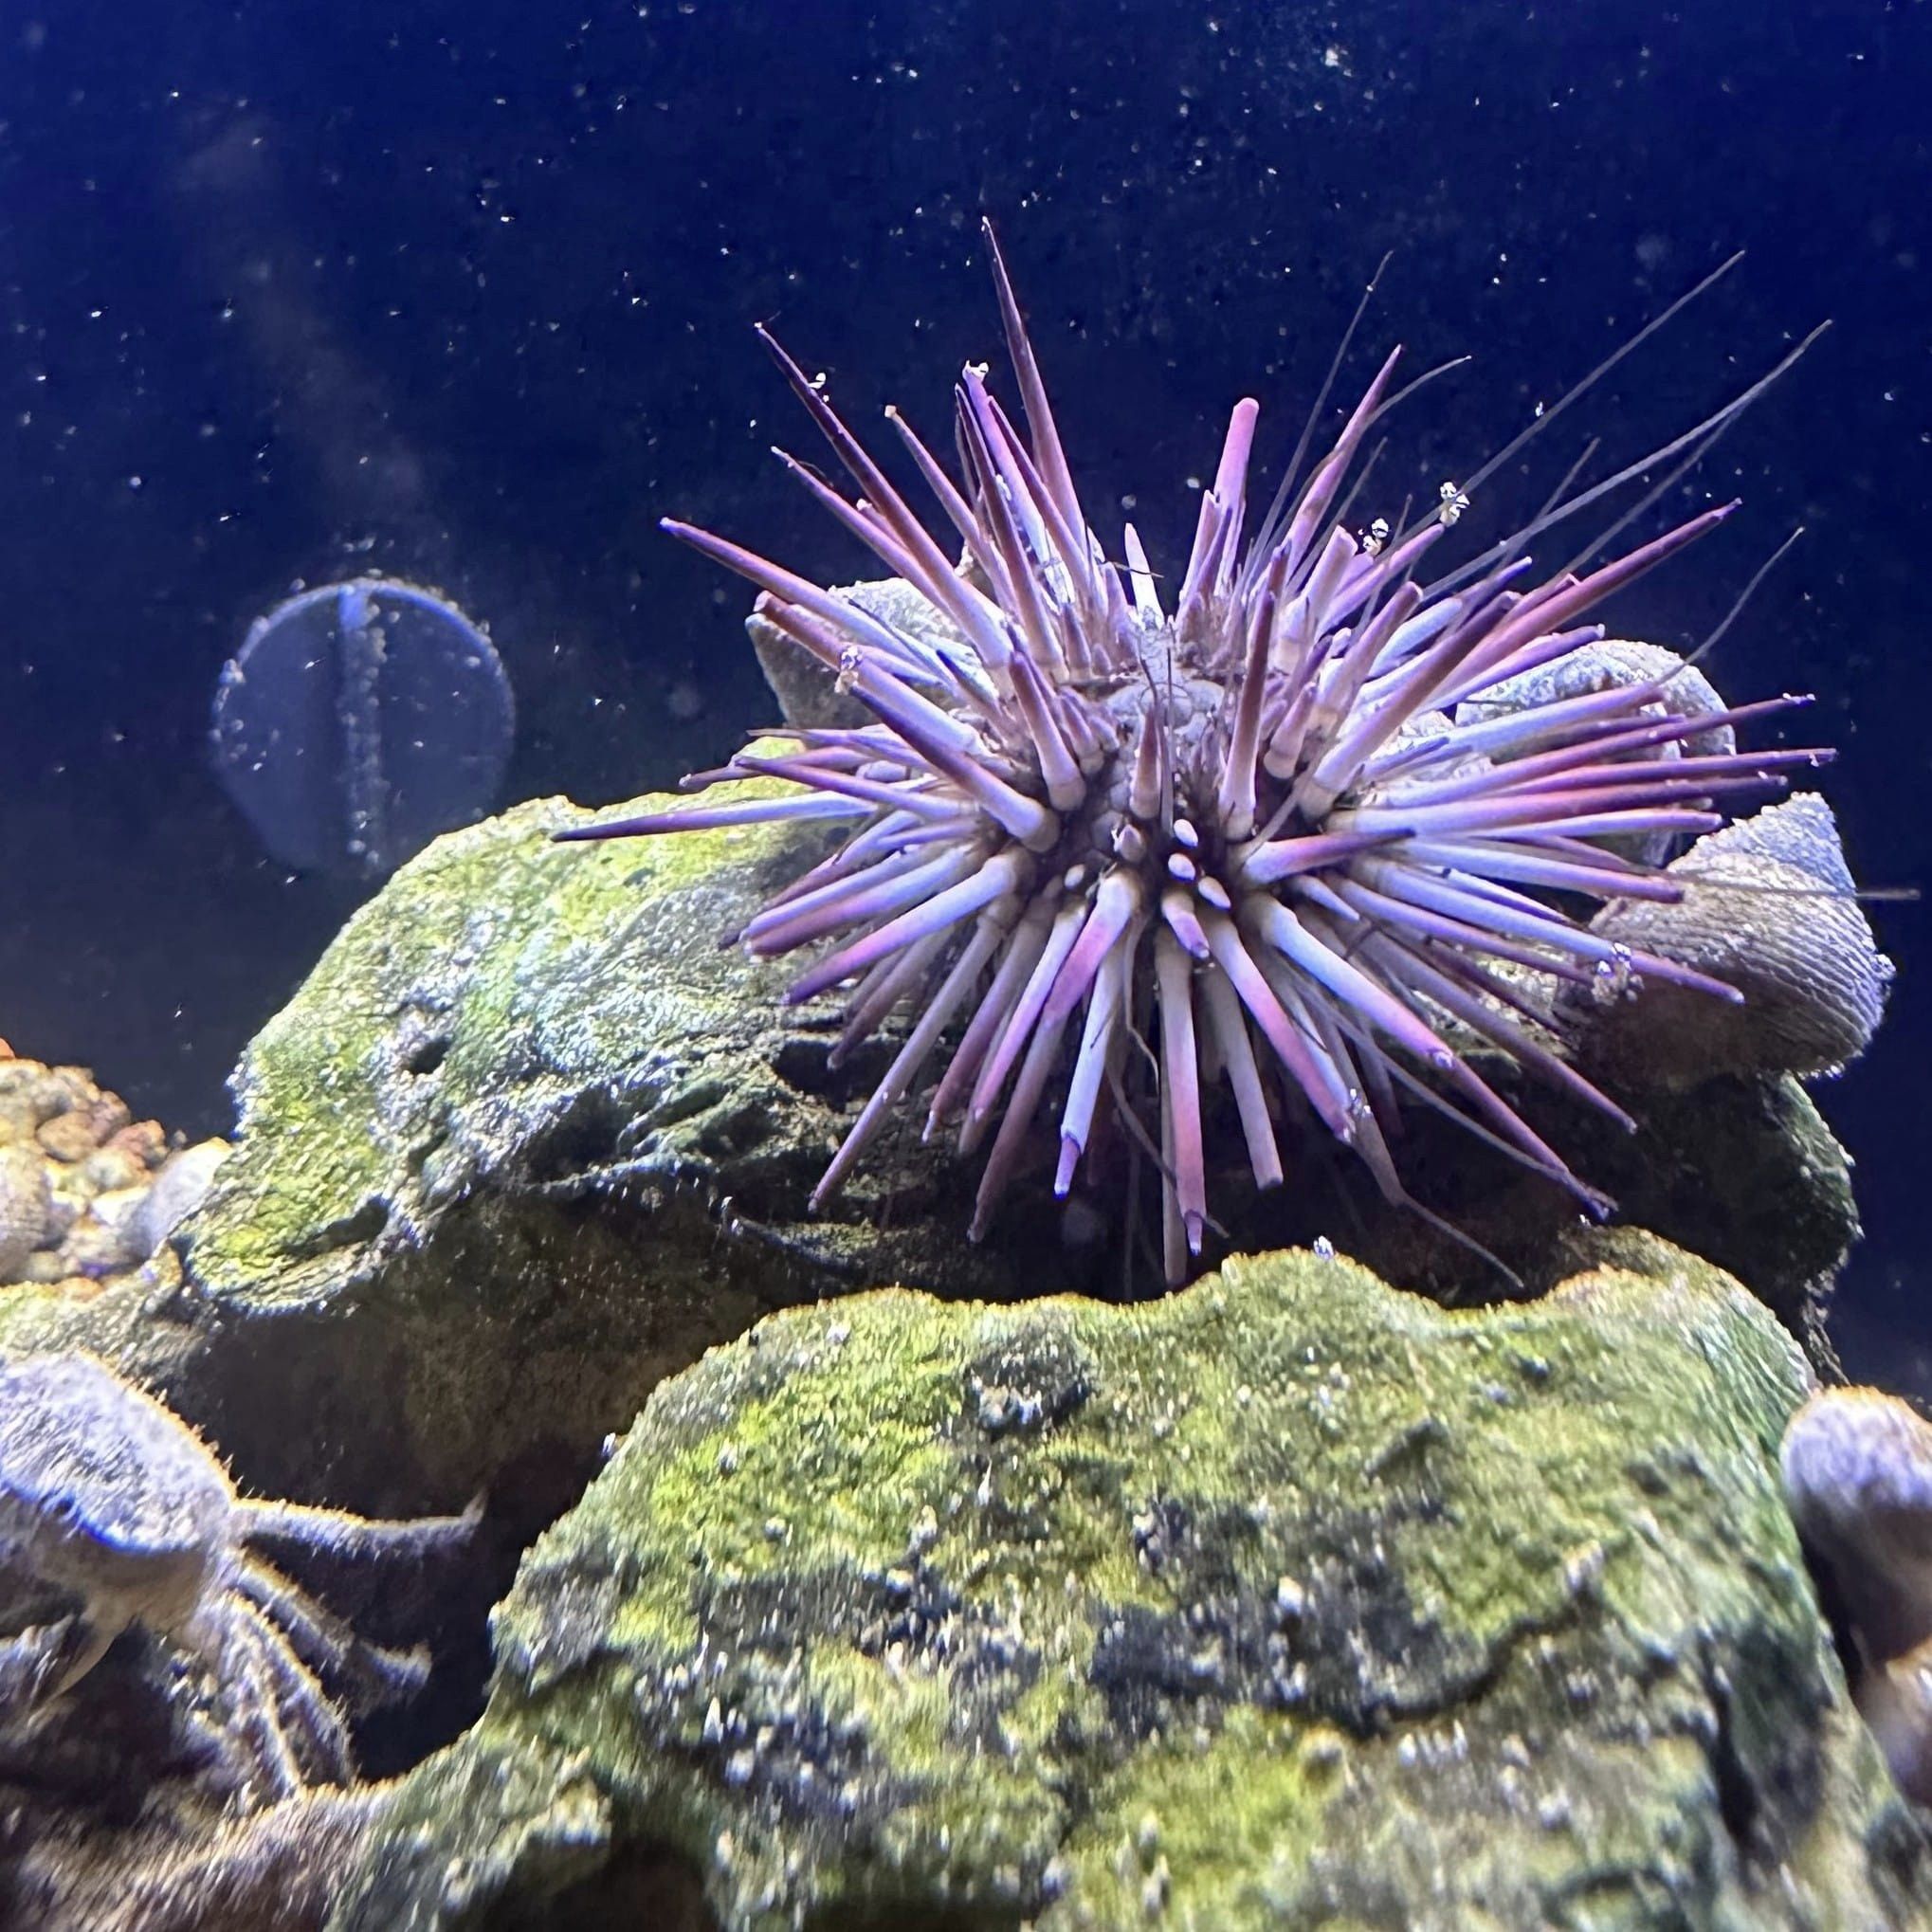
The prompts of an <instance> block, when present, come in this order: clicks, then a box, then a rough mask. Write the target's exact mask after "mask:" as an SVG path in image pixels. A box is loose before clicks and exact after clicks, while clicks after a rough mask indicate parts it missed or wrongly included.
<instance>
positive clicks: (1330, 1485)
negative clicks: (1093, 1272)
mask: <svg viewBox="0 0 1932 1932" xmlns="http://www.w3.org/2000/svg"><path fill="white" fill-rule="evenodd" d="M1631 1260H1632V1261H1633V1262H1636V1263H1639V1264H1641V1266H1642V1267H1643V1269H1644V1271H1643V1272H1637V1271H1634V1270H1633V1269H1632V1268H1631V1267H1621V1268H1601V1269H1597V1270H1595V1271H1592V1272H1589V1273H1585V1274H1583V1275H1580V1276H1578V1277H1577V1278H1575V1279H1573V1280H1572V1281H1570V1282H1569V1283H1567V1284H1566V1285H1564V1286H1563V1287H1562V1288H1560V1289H1559V1290H1558V1292H1556V1293H1554V1294H1552V1295H1550V1296H1547V1297H1545V1298H1543V1299H1541V1300H1540V1301H1536V1302H1532V1303H1517V1304H1513V1305H1508V1306H1504V1307H1498V1308H1494V1309H1490V1310H1487V1311H1484V1312H1480V1313H1470V1314H1458V1313H1452V1312H1447V1311H1444V1310H1443V1309H1441V1308H1439V1307H1437V1306H1435V1305H1433V1304H1431V1303H1428V1302H1426V1301H1424V1300H1421V1299H1419V1298H1416V1297H1413V1296H1408V1295H1404V1294H1401V1293H1398V1292H1395V1291H1394V1290H1391V1289H1389V1288H1387V1287H1385V1286H1384V1285H1382V1284H1381V1283H1379V1282H1378V1281H1376V1279H1375V1278H1374V1277H1373V1276H1371V1275H1369V1274H1368V1273H1367V1272H1366V1271H1365V1270H1363V1269H1360V1268H1358V1267H1355V1266H1354V1265H1352V1264H1350V1263H1348V1262H1346V1261H1342V1260H1337V1259H1332V1258H1324V1257H1320V1256H1315V1255H1310V1254H1306V1253H1295V1254H1283V1255H1275V1256H1269V1257H1264V1258H1259V1259H1252V1260H1243V1261H1238V1262H1230V1263H1229V1264H1228V1265H1227V1266H1226V1267H1224V1268H1223V1269H1222V1270H1221V1271H1220V1272H1219V1273H1218V1274H1217V1275H1214V1276H1211V1277H1209V1278H1208V1279H1206V1280H1205V1281H1203V1282H1201V1283H1200V1284H1198V1285H1195V1286H1194V1287H1193V1288H1191V1289H1189V1290H1187V1291H1185V1292H1184V1293H1181V1294H1179V1295H1176V1296H1174V1297H1171V1298H1169V1299H1166V1300H1163V1301H1159V1302H1155V1303H1143V1304H1139V1305H1133V1306H1108V1305H1103V1304H1100V1303H1092V1302H1085V1301H1079V1300H1074V1299H1070V1298H1057V1299H1051V1300H1044V1301H1040V1302H1037V1303H1030V1304H1027V1305H1024V1306H1016V1307H989V1306H974V1305H961V1304H948V1303H941V1302H939V1301H936V1300H934V1299H932V1298H930V1297H927V1296H923V1295H919V1294H913V1293H906V1292H901V1291H884V1292H878V1293H871V1294H865V1295H860V1296H856V1297H852V1298H848V1299H847V1300H844V1301H842V1302H839V1303H832V1304H829V1305H826V1306H823V1307H819V1308H813V1309H801V1310H797V1311H793V1312H787V1313H783V1314H779V1315H775V1316H773V1317H771V1318H769V1319H767V1320H765V1321H761V1322H760V1323H759V1324H758V1325H757V1326H756V1328H754V1329H753V1330H752V1331H751V1333H750V1334H748V1335H747V1336H746V1337H744V1338H743V1339H742V1340H738V1341H737V1342H734V1343H732V1344H730V1345H729V1346H726V1347H722V1348H720V1349H718V1350H715V1351H714V1352H713V1353H711V1354H710V1355H708V1356H706V1357H705V1358H704V1359H703V1360H702V1362H700V1363H699V1364H698V1365H697V1366H696V1367H694V1368H692V1369H690V1370H688V1371H686V1372H685V1373H683V1375H681V1376H677V1377H676V1378H675V1379H673V1380H671V1381H669V1382H667V1383H665V1385H663V1386H662V1387H661V1388H660V1389H659V1390H658V1391H657V1392H656V1394H654V1395H653V1396H652V1398H651V1400H650V1402H649V1403H648V1405H647V1408H646V1410H645V1412H644V1413H643V1414H642V1415H641V1416H640V1417H639V1419H638V1422H637V1424H636V1426H635V1428H634V1429H632V1431H630V1432H629V1435H628V1436H627V1437H626V1438H625V1439H624V1441H623V1442H622V1444H621V1445H620V1446H619V1447H618V1449H616V1452H615V1453H614V1455H613V1456H612V1458H611V1461H610V1463H609V1465H608V1466H607V1467H605V1469H604V1470H603V1472H602V1473H601V1474H600V1475H599V1477H598V1478H597V1480H596V1481H595V1483H594V1484H592V1487H591V1488H590V1490H589V1492H588V1493H587V1494H586V1496H585V1497H584V1499H583V1501H582V1503H581V1504H579V1505H578V1506H577V1507H576V1508H575V1509H574V1510H573V1511H572V1512H571V1513H570V1514H569V1515H568V1516H567V1517H565V1518H564V1519H563V1520H562V1521H560V1522H558V1523H557V1524H556V1525H555V1526H554V1527H553V1528H552V1529H551V1530H550V1531H549V1532H548V1533H546V1534H545V1535H544V1536H543V1537H542V1538H541V1539H540V1540H539V1541H538V1543H537V1545H536V1546H535V1547H534V1549H533V1550H532V1551H531V1552H530V1553H529V1554H528V1556H527V1557H526V1558H525V1560H524V1563H523V1566H522V1569H521V1571H520V1573H519V1578H518V1582H517V1585H516V1587H515V1589H514V1591H513V1592H512V1594H511V1595H510V1596H509V1597H508V1599H507V1600H506V1601H505V1602H504V1603H503V1604H502V1605H501V1607H500V1608H499V1610H498V1612H497V1613H496V1616H495V1619H494V1635H495V1644H496V1649H497V1656H498V1669H497V1677H496V1682H495V1686H494V1690H493V1694H492V1697H491V1701H490V1704H489V1707H488V1710H487V1712H486V1713H485V1715H484V1717H483V1720H482V1722H480V1724H479V1725H478V1726H477V1727H476V1728H475V1729H474V1730H473V1731H472V1732H471V1733H470V1734H469V1735H468V1736H466V1737H465V1739H464V1740H462V1741H459V1742H458V1743H457V1744H455V1745H453V1746H451V1747H450V1748H449V1749H447V1751H445V1752H443V1753H441V1754H439V1755H438V1756H436V1757H435V1758H432V1759H429V1760H428V1761H427V1762H426V1763H425V1764H423V1765H422V1766H419V1767H418V1768H417V1770H416V1771H415V1772H413V1773H412V1774H410V1777H409V1778H408V1779H407V1780H406V1781H405V1782H404V1783H403V1785H402V1786H401V1787H400V1788H399V1790H398V1793H397V1796H396V1799H395V1801H394V1803H393V1804H392V1807H391V1809H390V1811H389V1813H388V1815H387V1818H386V1821H385V1823H384V1824H383V1826H382V1827H381V1828H380V1831H379V1833H378V1836H377V1838H376V1840H375V1841H374V1844H373V1846H372V1847H371V1849H370V1850H369V1852H368V1854H367V1856H366V1858H365V1860H364V1862H363V1865H362V1867H361V1869H360V1870H359V1871H358V1872H357V1873H356V1874H355V1878H354V1880H353V1881H352V1883H351V1885H350V1886H349V1887H348V1889H347V1892H346V1894H345V1897H344V1899H343V1902H342V1904H341V1905H340V1906H339V1908H338V1911H337V1918H336V1920H335V1922H334V1923H336V1924H337V1926H338V1927H340V1928H345V1932H349V1928H353V1932H373V1928H375V1927H388V1926H395V1925H409V1926H411V1927H423V1928H427V1927H430V1926H446V1925H447V1926H457V1925H464V1926H469V1925H490V1926H503V1925H512V1924H514V1925H517V1926H544V1925H552V1926H558V1927H561V1926H564V1925H571V1926H584V1927H589V1928H596V1927H599V1926H602V1925H605V1924H609V1925H612V1926H615V1925H617V1924H620V1923H622V1924H629V1923H665V1924H670V1923H679V1921H678V1920H677V1919H675V1918H673V1917H672V1916H671V1915H672V1914H673V1912H676V1913H679V1914H683V1923H702V1920H701V1919H700V1918H699V1916H698V1913H697V1907H696V1905H695V1903H694V1899H695V1892H696V1889H697V1888H698V1887H699V1886H702V1890H703V1893H704V1896H705V1898H706V1899H707V1900H708V1902H709V1909H710V1911H711V1912H712V1913H713V1914H715V1918H716V1922H717V1923H720V1924H721V1925H723V1926H726V1927H730V1928H734V1932H736V1928H759V1932H763V1928H768V1927H773V1928H775V1927H779V1926H805V1927H811V1928H816V1932H844V1928H860V1927H865V1928H871V1927H879V1926H887V1925H889V1926H894V1927H904V1928H908V1932H920V1928H934V1932H939V1928H949V1932H950V1928H959V1927H975V1928H988V1932H991V1928H1006V1927H1012V1928H1018V1927H1020V1926H1022V1925H1028V1924H1033V1925H1037V1926H1039V1927H1040V1928H1042V1932H1072V1928H1079V1927H1127V1926H1144V1925H1147V1924H1173V1925H1177V1926H1181V1925H1184V1926H1193V1927H1201V1928H1208V1927H1212V1928H1216V1932H1239V1928H1243V1927H1250V1926H1253V1927H1259V1926H1270V1927H1274V1926H1279V1927H1301V1926H1309V1927H1313V1926H1324V1927H1341V1926H1346V1927H1350V1928H1369V1927H1413V1928H1438V1927H1439V1928H1442V1932H1449V1928H1451V1927H1454V1928H1464V1927H1474V1926H1481V1927H1493V1928H1504V1927H1522V1928H1524V1932H1528V1928H1532V1927H1536V1928H1541V1927H1547V1926H1573V1927H1588V1928H1599V1927H1600V1928H1610V1927H1616V1928H1636V1927H1657V1928H1660V1932H1661V1928H1665V1927H1686V1928H1696V1927H1723V1928H1733V1927H1735V1928H1739V1932H1742V1928H1745V1927H1786V1926H1788V1927H1793V1928H1798V1927H1808V1928H1809V1927H1820V1928H1823V1927H1848V1928H1849V1927H1861V1928H1864V1927H1869V1928H1873V1932H1876V1928H1879V1927H1898V1926H1906V1925H1918V1924H1923V1923H1932V1913H1928V1910H1927V1906H1926V1899H1927V1898H1928V1896H1932V1893H1928V1890H1927V1882H1928V1871H1932V1867H1928V1864H1927V1856H1926V1841H1925V1836H1924V1832H1923V1827H1922V1826H1921V1825H1920V1824H1919V1823H1918V1822H1917V1821H1916V1820H1915V1819H1914V1817H1913V1816H1912V1815H1911V1814H1909V1813H1908V1812H1907V1811H1906V1809H1905V1806H1904V1805H1903V1803H1902V1801H1901V1800H1900V1799H1899V1798H1898V1797H1897V1795H1896V1794H1895V1793H1894V1792H1893V1791H1892V1788H1891V1786H1890V1784H1889V1782H1888V1780H1887V1778H1886V1774H1885V1771H1884V1769H1883V1767H1882V1765H1881V1763H1880V1761H1879V1759H1878V1757H1877V1754H1876V1751H1875V1749H1874V1747H1873V1746H1872V1744H1871V1742H1870V1741H1869V1740H1868V1737H1867V1736H1866V1735H1865V1733H1864V1732H1863V1730H1862V1729H1861V1727H1860V1725H1859V1723H1858V1722H1857V1720H1856V1718H1855V1716H1854V1715H1853V1713H1852V1711H1851V1709H1850V1704H1849V1702H1848V1700H1847V1697H1846V1692H1845V1688H1844V1685H1843V1682H1842V1679H1841V1677H1840V1674H1839V1669H1838V1666H1837V1662H1836V1660H1835V1657H1834V1655H1833V1653H1832V1649H1831V1645H1830V1640H1829V1637H1828V1635H1827V1633H1826V1631H1825V1630H1824V1627H1823V1625H1822V1624H1821V1622H1820V1620H1819V1617H1818V1613H1817V1610H1816V1607H1815V1604H1814V1597H1813V1594H1812V1590H1811V1586H1810V1583H1809V1582H1808V1580H1807V1577H1806V1574H1805V1571H1804V1568H1803V1565H1802V1562H1801V1560H1800V1558H1799V1554H1798V1550H1797V1547H1796V1544H1795V1539H1794V1536H1793V1532H1792V1530H1791V1527H1790V1524H1789V1522H1788V1520H1787V1518H1786V1515H1785V1512H1784V1508H1783V1505H1782V1503H1781V1501H1780V1499H1779V1495H1778V1490H1777V1443H1778V1438H1779V1434H1780V1432H1781V1430H1782V1428H1783V1425H1784V1422H1785V1419H1786V1417H1787V1416H1788V1414H1789V1413H1790V1412H1791V1411H1792V1409H1793V1408H1794V1407H1795V1404H1796V1403H1797V1402H1798V1401H1799V1400H1800V1399H1801V1397H1802V1395H1803V1394H1804V1393H1805V1390H1806V1388H1807V1385H1808V1382H1809V1375H1808V1372H1807V1370H1806V1368H1805V1365H1804V1362H1803V1360H1802V1358H1801V1357H1800V1356H1799V1354H1798V1352H1797V1350H1796V1349H1795V1346H1794V1344H1793V1342H1792V1341H1791V1340H1790V1338H1789V1337H1788V1336H1787V1335H1786V1334H1785V1332H1784V1331H1783V1330H1781V1329H1780V1328H1779V1327H1778V1325H1777V1323H1776V1322H1774V1321H1772V1320H1771V1319H1770V1318H1769V1317H1768V1315H1767V1314H1766V1313H1765V1312H1764V1311H1763V1309H1762V1308H1761V1307H1759V1305H1758V1304H1757V1303H1755V1302H1754V1301H1752V1300H1751V1298H1750V1297H1748V1296H1747V1295H1745V1294H1744V1293H1742V1292H1741V1290H1740V1289H1739V1288H1738V1287H1737V1285H1735V1284H1734V1283H1732V1282H1731V1281H1730V1280H1729V1279H1728V1278H1727V1277H1725V1276H1723V1275H1722V1274H1719V1273H1718V1272H1716V1271H1715V1270H1713V1269H1710V1268H1708V1267H1704V1266H1703V1265H1701V1264H1698V1263H1695V1262H1692V1261H1690V1260H1689V1259H1688V1258H1686V1257H1685V1256H1683V1255H1680V1254H1678V1253H1676V1252H1675V1251H1674V1250H1671V1249H1667V1248H1665V1247H1664V1246H1663V1245H1662V1244H1656V1243H1649V1244H1637V1245H1635V1246H1634V1247H1633V1250H1632V1253H1631ZM640 1911H642V1912H643V1913H644V1914H645V1916H644V1917H643V1918H639V1917H637V1916H636V1915H637V1913H638V1912H640ZM652 1911H659V1912H660V1913H661V1916H660V1917H658V1918H652V1917H650V1916H649V1914H650V1913H651V1912H652ZM627 1914H628V1915H629V1916H626V1915H627Z"/></svg>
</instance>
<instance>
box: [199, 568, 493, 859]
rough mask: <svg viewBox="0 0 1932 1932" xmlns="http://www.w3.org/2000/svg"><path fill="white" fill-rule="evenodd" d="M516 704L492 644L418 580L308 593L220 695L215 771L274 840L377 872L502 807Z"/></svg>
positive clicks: (273, 615) (299, 855)
mask: <svg viewBox="0 0 1932 1932" xmlns="http://www.w3.org/2000/svg"><path fill="white" fill-rule="evenodd" d="M515 718H516V709H515V703H514V701H513V700H512V697H511V693H510V681H509V679H508V677H507V676H506V675H505V674H504V671H503V666H502V663H501V659H499V658H498V656H497V653H496V650H495V648H494V647H492V645H491V643H490V641H489V639H488V638H487V637H485V636H484V635H483V632H482V631H481V630H480V629H477V627H476V626H475V625H474V624H472V623H471V622H470V621H469V619H468V618H466V617H465V615H464V614H463V613H462V611H458V610H457V609H456V608H455V607H454V606H453V605H451V604H449V603H447V602H446V601H445V600H444V599H443V598H441V597H438V596H435V595H434V594H432V593H431V592H428V591H426V590H422V589H420V588H419V587H418V586H416V585H414V584H405V583H399V582H396V581H395V580H394V579H392V578H389V577H356V578H354V579H352V580H351V581H350V582H348V583H343V584H328V585H324V586H323V587H322V588H321V589H320V590H315V591H304V592H301V594H299V595H297V596H293V597H290V598H289V599H288V600H287V601H286V602H285V603H282V604H278V605H277V606H276V607H275V609H274V610H273V611H269V613H268V614H267V615H266V616H265V617H260V618H257V619H256V621H255V623H254V624H253V625H252V626H251V627H250V628H249V630H248V635H247V636H246V639H244V641H243V644H242V647H241V649H240V650H239V651H237V652H236V653H235V655H234V657H232V658H231V659H230V660H229V661H228V664H226V665H223V667H222V674H221V681H220V683H218V684H217V685H216V687H215V694H214V729H213V739H214V767H215V772H216V775H218V776H219V777H220V779H221V781H222V783H223V785H224V786H225V787H226V788H227V790H228V796H229V797H230V798H232V799H233V800H234V801H235V803H236V804H237V805H238V806H240V807H241V809H242V811H243V813H244V814H245V815H246V818H247V820H248V822H249V824H250V825H252V826H253V827H254V828H255V830H256V833H257V834H258V836H259V837H260V838H261V840H262V843H263V844H264V846H266V847H267V848H268V849H269V850H270V851H271V852H273V853H274V854H275V856H276V857H277V858H278V859H280V860H282V861H283V863H284V864H285V865H288V866H294V867H295V868H296V869H297V870H298V871H303V872H334V873H338V874H339V873H347V874H350V875H352V876H355V877H357V878H361V879H365V880H374V879H379V878H382V877H383V876H384V875H385V874H387V873H389V872H392V871H393V870H394V869H395V867H396V866H400V865H401V864H402V863H403V861H404V860H405V859H407V858H409V857H410V856H411V855H412V854H413V853H415V852H418V851H420V850H421V849H422V848H423V847H424V846H426V845H428V842H429V841H430V840H431V839H432V838H434V837H435V836H436V834H437V833H438V832H443V831H449V830H451V829H454V828H455V827H457V826H461V825H469V824H471V823H472V822H473V821H475V820H476V819H479V818H481V817H482V816H483V814H484V813H485V812H486V811H489V810H490V808H491V807H492V806H493V805H494V804H495V803H496V800H497V792H498V787H499V786H500V785H501V783H502V777H503V768H504V766H505V764H506V763H507V762H508V760H509V756H510V740H511V738H512V735H513V733H514V731H515Z"/></svg>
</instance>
